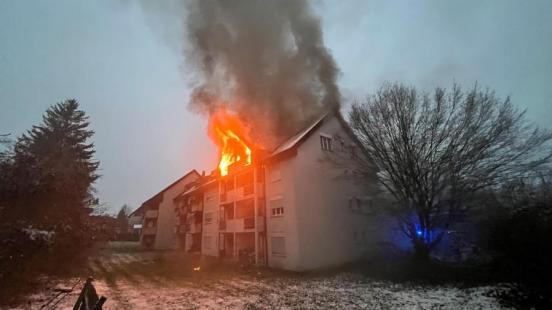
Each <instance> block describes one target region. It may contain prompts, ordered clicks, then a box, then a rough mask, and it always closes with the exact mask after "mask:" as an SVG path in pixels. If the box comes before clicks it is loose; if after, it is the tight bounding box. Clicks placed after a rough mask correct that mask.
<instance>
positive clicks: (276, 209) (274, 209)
mask: <svg viewBox="0 0 552 310" xmlns="http://www.w3.org/2000/svg"><path fill="white" fill-rule="evenodd" d="M276 201H280V203H279V204H278V205H277V206H274V203H275V202H276ZM268 207H269V209H270V217H282V216H284V214H285V210H284V198H283V197H282V196H276V197H273V198H271V199H270V200H269V201H268Z"/></svg>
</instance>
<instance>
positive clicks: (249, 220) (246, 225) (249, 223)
mask: <svg viewBox="0 0 552 310" xmlns="http://www.w3.org/2000/svg"><path fill="white" fill-rule="evenodd" d="M253 228H255V218H254V217H246V218H244V219H243V229H253Z"/></svg>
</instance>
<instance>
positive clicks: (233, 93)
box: [145, 0, 340, 148]
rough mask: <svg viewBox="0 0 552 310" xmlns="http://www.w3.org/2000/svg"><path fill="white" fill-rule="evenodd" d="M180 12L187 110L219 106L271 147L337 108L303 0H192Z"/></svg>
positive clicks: (331, 68) (316, 26)
mask: <svg viewBox="0 0 552 310" xmlns="http://www.w3.org/2000/svg"><path fill="white" fill-rule="evenodd" d="M145 7H146V8H147V6H145ZM174 13H175V12H174V11H173V12H170V14H174ZM182 14H185V19H184V20H185V33H186V36H187V40H188V48H186V49H185V51H184V57H185V60H186V64H187V67H188V68H190V69H192V71H193V72H190V74H189V76H192V77H193V81H192V87H193V93H192V96H191V99H190V102H189V106H190V108H191V110H192V111H195V112H199V113H203V114H205V115H207V116H209V115H211V113H213V112H214V111H216V110H217V109H218V108H219V107H220V106H221V105H222V106H225V107H226V108H227V109H229V110H230V111H233V112H234V113H237V114H238V115H239V117H240V118H241V119H242V120H243V121H244V122H245V123H246V124H248V126H250V127H251V129H252V130H251V132H252V138H253V139H255V140H257V141H259V142H261V144H264V145H265V147H267V148H270V147H273V146H274V145H275V144H276V143H278V142H279V141H281V140H282V139H284V138H288V137H289V136H291V135H293V134H294V133H296V132H297V131H298V130H300V129H302V127H304V126H305V125H308V123H309V122H310V121H312V120H313V119H315V118H317V117H319V116H320V115H321V114H322V113H324V112H326V111H327V110H334V109H338V108H339V105H340V94H339V90H338V87H337V84H336V79H337V75H338V69H337V67H336V65H335V62H334V60H333V58H332V56H331V54H330V52H329V51H328V49H327V48H326V47H325V46H324V42H323V36H322V31H321V26H320V21H319V19H318V18H317V17H316V16H315V15H314V14H313V12H312V9H311V7H310V5H309V2H308V1H307V0H283V1H260V0H241V1H224V0H196V1H190V2H187V3H186V5H185V11H184V10H183V12H182ZM187 75H188V74H187Z"/></svg>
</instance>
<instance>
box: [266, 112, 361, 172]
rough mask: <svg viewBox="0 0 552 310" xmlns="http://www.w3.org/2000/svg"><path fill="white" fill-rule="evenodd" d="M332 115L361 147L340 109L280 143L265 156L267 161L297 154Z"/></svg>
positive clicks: (323, 116) (325, 115) (327, 114)
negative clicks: (299, 148)
mask: <svg viewBox="0 0 552 310" xmlns="http://www.w3.org/2000/svg"><path fill="white" fill-rule="evenodd" d="M331 117H335V118H337V120H338V121H339V123H340V124H341V126H342V127H343V129H344V130H345V132H346V133H347V134H348V135H349V136H350V137H351V139H352V140H353V141H354V142H355V143H356V144H357V145H358V146H359V147H360V148H361V149H363V147H362V144H360V142H359V141H358V139H357V138H356V136H355V135H354V133H353V131H352V130H351V128H350V127H349V124H347V121H346V120H345V119H344V118H343V116H342V115H341V113H340V112H339V111H335V112H333V113H332V112H328V113H325V114H324V115H322V116H321V117H319V118H318V119H317V120H315V121H314V122H313V123H311V124H310V125H309V126H307V127H305V129H303V130H301V131H300V132H298V133H297V134H295V135H294V136H292V137H291V138H289V139H287V140H286V141H284V142H283V143H282V144H280V145H279V146H278V147H276V148H275V149H274V151H272V153H270V155H268V156H267V157H266V158H265V161H268V162H273V161H276V160H280V159H282V158H285V157H287V156H292V155H294V154H295V152H296V150H297V148H298V147H299V146H300V145H301V144H302V143H303V142H305V140H307V138H308V137H309V136H310V135H311V134H312V133H313V132H314V131H315V130H316V129H317V128H318V127H320V125H322V124H323V123H324V121H325V120H328V119H330V118H331Z"/></svg>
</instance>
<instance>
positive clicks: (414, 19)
mask: <svg viewBox="0 0 552 310" xmlns="http://www.w3.org/2000/svg"><path fill="white" fill-rule="evenodd" d="M313 3H314V9H315V11H316V13H317V14H319V15H320V17H321V19H322V27H323V31H324V39H325V42H326V45H327V47H328V48H329V49H330V50H331V52H332V53H333V55H334V58H335V60H336V62H337V64H338V66H339V67H340V69H341V75H340V79H339V85H340V87H341V91H342V93H343V96H344V99H345V102H346V103H347V102H350V101H351V100H354V99H355V98H363V97H364V96H365V95H366V94H367V93H370V92H372V91H373V90H375V89H376V88H377V87H378V86H379V85H381V83H382V82H384V81H399V82H404V83H407V84H411V85H414V86H417V87H420V88H422V89H427V90H429V89H431V88H433V87H435V86H438V85H440V86H450V85H451V83H452V82H453V81H456V82H458V83H460V84H461V85H464V86H465V87H469V86H473V84H474V83H475V82H476V81H478V82H479V84H480V85H482V86H488V87H491V88H493V89H495V90H496V91H497V93H498V95H500V96H502V97H504V96H507V95H510V96H511V97H512V99H513V102H514V103H516V104H517V105H519V106H520V107H521V108H524V109H525V108H526V109H528V117H529V118H530V119H531V120H533V121H534V122H536V123H537V124H538V125H540V126H541V127H552V122H551V121H550V120H551V119H552V1H548V0H543V1H536V0H532V1H521V0H520V1H506V0H500V1H499V0H496V1H481V0H477V1H465V0H464V1H438V0H435V1H389V0H382V1H366V0H360V1H317V2H313ZM338 3H339V4H338ZM182 14H185V13H182ZM166 22H167V21H165V20H162V19H159V18H155V17H152V16H151V14H145V13H144V12H143V10H142V8H141V6H139V5H136V4H135V3H133V2H132V1H131V0H128V1H119V2H117V1H108V0H104V1H70V0H67V1H30V0H29V1H19V0H1V1H0V133H11V134H12V135H14V136H18V135H20V134H21V133H23V132H24V131H25V130H26V129H28V128H30V127H31V126H32V125H33V124H37V123H39V122H40V121H41V116H42V114H43V112H44V111H45V110H46V109H47V108H48V106H49V105H51V104H53V103H56V102H59V101H62V100H64V99H66V98H76V99H78V100H79V101H80V103H81V105H82V108H83V109H84V110H85V111H86V112H87V113H88V115H89V116H90V120H91V123H92V129H93V130H95V131H96V135H95V136H94V142H95V145H96V150H97V155H96V157H97V159H98V160H100V162H101V171H100V173H101V174H102V178H101V179H100V180H99V181H98V182H97V184H96V188H97V189H98V194H99V197H100V199H101V201H103V202H104V203H106V205H108V206H109V207H110V208H112V210H116V209H118V208H119V207H120V206H121V205H122V204H123V203H128V204H130V205H131V206H132V207H133V208H135V207H137V206H139V204H140V203H141V202H143V201H144V200H146V199H147V198H149V197H150V196H152V195H153V194H155V193H156V192H158V191H159V190H160V189H162V188H163V187H164V186H166V185H168V184H169V183H171V182H172V181H174V180H175V179H177V178H178V177H180V176H182V175H183V174H185V173H186V172H188V171H189V170H190V169H193V168H195V169H197V170H198V171H200V172H201V170H207V171H210V170H212V169H213V168H214V167H215V165H216V150H215V148H214V146H213V145H212V144H211V142H210V141H209V140H208V138H207V135H206V132H205V126H206V123H205V120H204V119H202V117H201V116H198V115H196V114H193V113H191V112H189V111H188V110H187V108H186V105H187V102H188V96H189V93H190V89H189V87H188V83H187V79H186V72H185V70H184V69H183V66H182V64H183V62H184V59H183V56H182V53H180V50H181V49H182V47H183V45H185V44H186V43H185V42H181V41H180V40H179V38H180V37H181V35H180V33H179V30H180V29H179V28H177V27H175V29H171V27H167V25H169V26H170V25H171V23H170V21H168V23H166Z"/></svg>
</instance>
